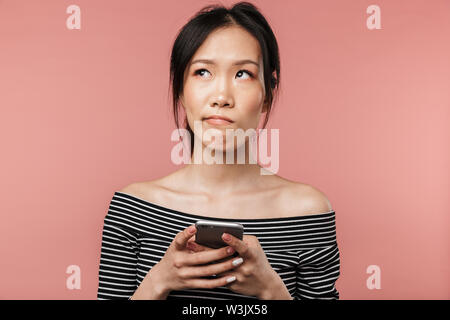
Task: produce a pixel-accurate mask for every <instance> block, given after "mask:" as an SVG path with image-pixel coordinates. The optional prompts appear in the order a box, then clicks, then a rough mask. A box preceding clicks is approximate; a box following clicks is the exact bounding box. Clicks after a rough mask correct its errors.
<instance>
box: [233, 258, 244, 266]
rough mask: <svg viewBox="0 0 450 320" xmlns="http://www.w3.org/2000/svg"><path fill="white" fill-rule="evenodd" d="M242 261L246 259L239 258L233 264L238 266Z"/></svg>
mask: <svg viewBox="0 0 450 320" xmlns="http://www.w3.org/2000/svg"><path fill="white" fill-rule="evenodd" d="M242 262H244V259H242V258H239V259H236V260H233V262H232V264H233V266H238V265H240V264H241V263H242Z"/></svg>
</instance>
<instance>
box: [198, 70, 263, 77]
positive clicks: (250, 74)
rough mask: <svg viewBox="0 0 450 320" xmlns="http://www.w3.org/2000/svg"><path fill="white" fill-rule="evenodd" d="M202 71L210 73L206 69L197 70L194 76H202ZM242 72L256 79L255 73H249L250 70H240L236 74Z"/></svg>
mask: <svg viewBox="0 0 450 320" xmlns="http://www.w3.org/2000/svg"><path fill="white" fill-rule="evenodd" d="M202 71H207V72H209V71H208V70H206V69H204V68H203V69H197V70H195V72H194V75H200V73H201V72H202ZM240 72H245V73H247V74H248V76H249V77H250V78H254V76H253V73H251V72H250V71H248V70H246V69H241V70H239V71H238V72H237V73H236V74H238V73H240Z"/></svg>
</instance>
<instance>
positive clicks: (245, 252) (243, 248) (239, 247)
mask: <svg viewBox="0 0 450 320" xmlns="http://www.w3.org/2000/svg"><path fill="white" fill-rule="evenodd" d="M222 239H223V241H225V243H226V244H228V245H229V246H230V247H232V248H234V249H235V250H236V251H237V252H238V253H239V255H240V256H241V257H243V258H244V259H245V258H247V259H248V258H249V257H250V250H249V249H248V245H247V244H246V243H245V242H244V241H242V240H240V239H238V238H236V237H235V236H233V235H231V234H229V233H223V234H222Z"/></svg>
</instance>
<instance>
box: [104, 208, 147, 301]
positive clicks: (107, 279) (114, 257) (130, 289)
mask: <svg viewBox="0 0 450 320" xmlns="http://www.w3.org/2000/svg"><path fill="white" fill-rule="evenodd" d="M137 256H138V246H137V238H136V234H135V233H133V231H131V230H130V229H127V228H126V227H124V226H123V225H121V224H119V223H116V222H115V221H114V220H113V219H111V215H110V214H109V213H108V215H106V217H105V219H104V224H103V233H102V245H101V253H100V264H99V276H98V291H97V300H110V299H124V300H126V299H128V300H129V299H130V298H131V296H132V295H133V294H134V292H135V291H136V289H137V260H138V257H137Z"/></svg>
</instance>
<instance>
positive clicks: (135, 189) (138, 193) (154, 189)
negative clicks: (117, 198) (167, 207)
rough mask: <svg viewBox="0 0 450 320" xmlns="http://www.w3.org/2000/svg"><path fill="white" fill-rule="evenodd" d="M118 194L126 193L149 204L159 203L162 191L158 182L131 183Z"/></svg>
mask: <svg viewBox="0 0 450 320" xmlns="http://www.w3.org/2000/svg"><path fill="white" fill-rule="evenodd" d="M119 192H122V193H126V194H129V195H132V196H135V197H138V198H141V199H143V200H146V201H150V202H159V201H160V198H161V195H162V190H161V186H160V185H159V184H158V180H153V181H145V182H133V183H130V184H129V185H127V186H125V187H123V188H122V189H120V190H119Z"/></svg>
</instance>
